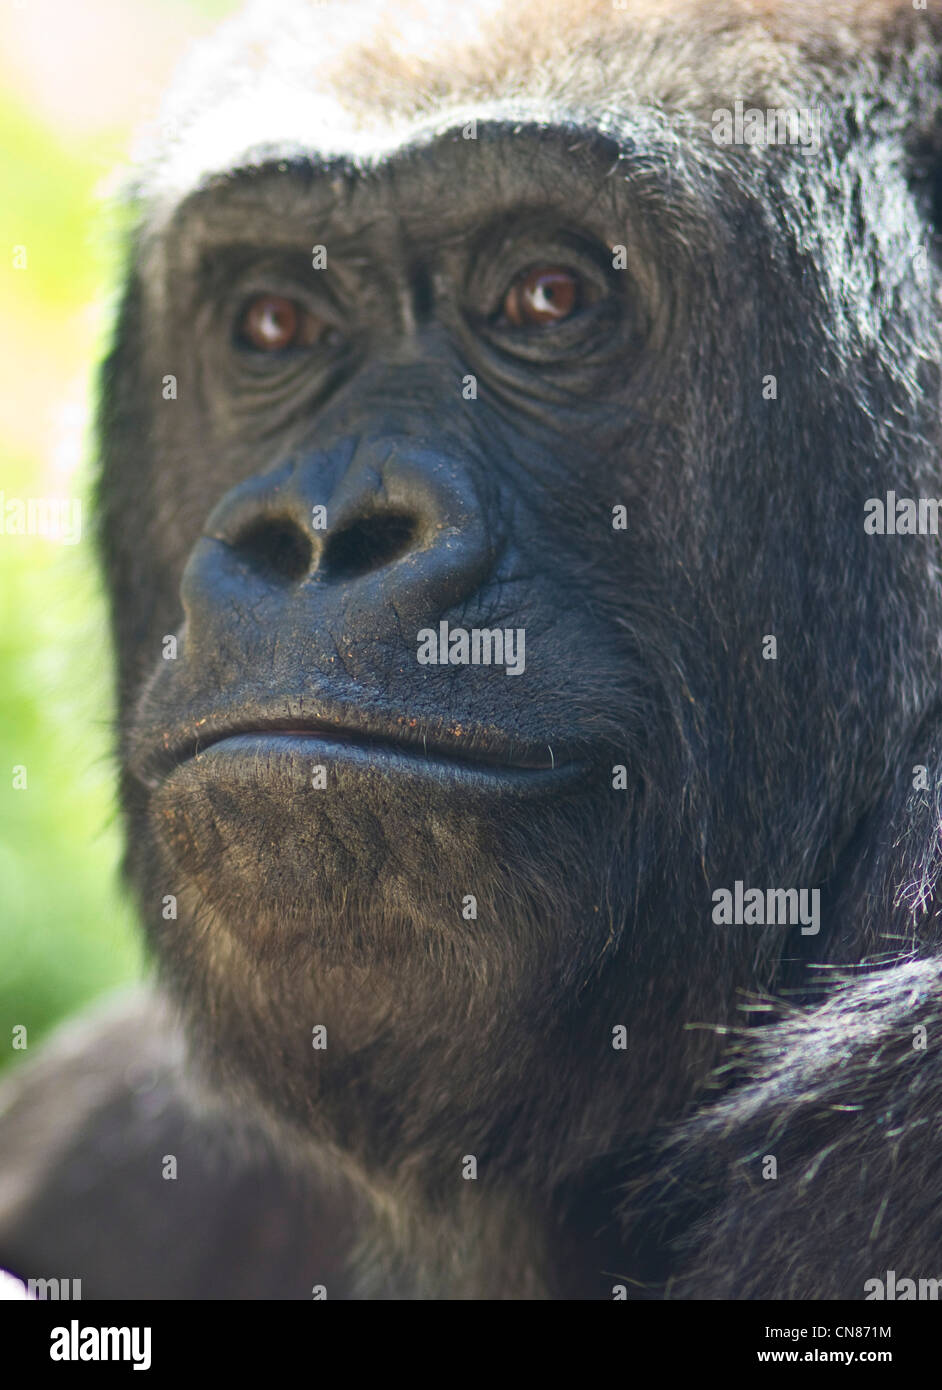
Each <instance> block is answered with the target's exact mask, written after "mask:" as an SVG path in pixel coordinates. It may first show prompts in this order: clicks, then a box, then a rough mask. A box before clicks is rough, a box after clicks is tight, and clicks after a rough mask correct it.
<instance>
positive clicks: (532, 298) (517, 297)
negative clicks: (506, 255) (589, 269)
mask: <svg viewBox="0 0 942 1390" xmlns="http://www.w3.org/2000/svg"><path fill="white" fill-rule="evenodd" d="M584 300H585V286H584V284H583V281H582V279H581V277H580V276H579V275H577V274H576V272H575V271H574V270H569V269H568V268H567V267H566V266H558V265H540V266H535V267H534V268H533V269H531V270H526V271H524V273H523V274H522V275H518V276H517V278H516V280H514V282H513V284H512V285H511V286H510V289H509V290H508V291H507V293H506V295H505V296H504V301H503V304H502V305H501V313H502V315H503V317H504V318H505V319H506V320H507V322H508V323H511V324H513V326H514V327H515V328H541V327H544V326H546V325H548V324H553V323H560V322H561V321H562V320H563V319H568V318H571V316H572V315H573V314H574V313H576V311H577V310H578V309H580V308H581V307H582V305H583V303H584Z"/></svg>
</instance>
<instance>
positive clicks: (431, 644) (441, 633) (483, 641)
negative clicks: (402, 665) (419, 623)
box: [416, 622, 527, 676]
mask: <svg viewBox="0 0 942 1390" xmlns="http://www.w3.org/2000/svg"><path fill="white" fill-rule="evenodd" d="M416 641H417V642H418V644H419V646H418V651H417V652H416V660H417V661H418V663H419V665H420V666H506V668H507V669H506V671H505V672H504V674H505V675H507V676H521V675H523V672H524V670H525V669H526V664H527V663H526V637H525V635H524V630H523V628H522V627H516V628H514V627H504V628H500V627H472V628H470V629H469V628H466V627H452V628H449V626H448V624H447V622H441V623H439V624H438V631H437V632H436V630H435V628H433V627H423V628H420V629H419V631H418V632H417V633H416Z"/></svg>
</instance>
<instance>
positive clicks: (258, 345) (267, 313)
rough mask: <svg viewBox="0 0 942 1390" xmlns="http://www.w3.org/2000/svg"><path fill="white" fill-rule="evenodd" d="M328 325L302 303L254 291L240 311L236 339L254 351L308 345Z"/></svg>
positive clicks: (270, 350) (314, 340) (317, 337)
mask: <svg viewBox="0 0 942 1390" xmlns="http://www.w3.org/2000/svg"><path fill="white" fill-rule="evenodd" d="M326 327H327V325H326V324H324V323H322V321H321V320H320V319H319V318H317V317H316V316H315V315H314V314H311V313H309V312H308V311H307V310H306V309H305V308H304V307H303V305H301V304H299V303H298V302H297V301H296V300H294V299H288V298H286V297H285V296H284V295H281V294H257V295H255V297H254V298H253V299H250V300H249V302H248V304H246V306H245V308H244V309H243V310H242V315H241V318H240V320H239V328H238V335H237V336H238V339H239V341H240V342H241V343H242V344H243V345H244V346H245V347H250V348H254V350H255V351H256V352H284V351H285V349H286V348H297V347H310V346H311V345H312V344H313V343H316V342H317V341H318V339H319V338H320V337H321V335H322V334H323V333H324V331H325V329H326Z"/></svg>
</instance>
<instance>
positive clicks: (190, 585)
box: [182, 437, 502, 626]
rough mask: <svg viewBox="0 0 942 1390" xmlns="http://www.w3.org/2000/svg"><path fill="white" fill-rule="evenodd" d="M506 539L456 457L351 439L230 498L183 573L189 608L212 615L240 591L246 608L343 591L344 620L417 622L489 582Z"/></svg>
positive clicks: (405, 443) (398, 442)
mask: <svg viewBox="0 0 942 1390" xmlns="http://www.w3.org/2000/svg"><path fill="white" fill-rule="evenodd" d="M347 460H349V462H347ZM332 482H333V486H331V483H332ZM501 534H502V527H501V525H500V521H499V516H498V512H497V508H496V507H495V506H493V505H491V506H489V507H488V506H486V505H485V502H484V499H483V498H482V497H481V495H480V492H479V489H478V487H477V486H476V484H475V482H474V480H473V479H472V477H471V475H470V472H469V470H468V468H467V466H466V465H465V464H463V463H461V462H459V460H458V459H457V457H454V456H452V455H450V454H449V453H447V452H443V451H442V450H441V449H429V448H426V447H424V446H423V445H421V444H419V443H416V442H415V441H413V440H410V439H403V438H392V439H391V438H388V437H380V438H371V439H366V440H358V441H354V442H348V443H347V444H345V445H340V446H338V448H336V449H331V450H329V451H326V452H323V453H321V452H318V453H316V454H311V455H309V456H306V457H305V458H303V459H302V460H300V461H298V462H295V463H292V464H287V465H284V466H283V467H281V468H279V469H277V470H275V471H274V472H272V473H269V474H265V475H260V476H256V477H253V478H250V479H249V480H247V481H246V482H244V483H241V484H239V485H238V486H237V487H235V488H233V489H232V490H231V491H230V492H229V493H227V494H226V496H225V497H224V498H223V499H222V501H221V502H220V503H219V505H218V506H217V507H216V508H215V509H214V510H213V512H212V513H211V515H210V517H209V519H208V521H207V524H206V529H205V532H204V538H203V540H201V541H200V542H198V544H197V546H196V548H195V550H194V552H193V554H192V556H191V557H190V562H189V564H188V565H187V568H186V571H185V573H184V576H183V584H182V596H183V601H184V607H185V608H186V610H187V613H188V616H189V617H190V618H191V619H198V618H199V617H200V616H201V615H202V616H203V617H211V616H212V610H213V609H214V607H215V606H216V605H217V604H218V603H219V601H220V599H221V598H222V597H223V596H224V597H225V601H226V602H231V601H232V600H233V599H234V598H236V597H237V594H238V590H239V589H240V588H241V589H242V591H243V592H244V596H245V598H246V601H249V602H254V601H257V600H258V598H259V597H260V596H261V595H262V594H264V593H268V595H269V596H270V597H273V596H275V595H276V594H278V593H279V592H281V594H282V596H284V595H285V593H286V592H290V593H291V594H292V595H297V594H298V593H299V591H303V592H304V593H305V594H309V595H310V596H311V597H312V598H314V597H315V595H319V596H320V597H321V598H327V596H328V595H333V594H337V595H338V596H339V594H340V593H341V592H342V594H343V599H344V611H345V614H346V615H347V617H348V619H349V618H350V617H352V616H353V615H354V613H355V612H357V611H359V612H360V613H361V616H362V618H363V620H364V621H366V620H369V619H370V618H372V621H373V622H374V623H376V622H378V621H379V620H380V619H381V617H382V614H383V613H384V612H385V613H387V614H394V615H395V617H396V619H397V621H398V622H400V623H401V622H403V621H405V622H410V621H413V620H414V621H415V622H416V623H417V624H418V625H419V626H421V625H423V624H424V623H426V622H429V621H433V620H435V619H436V618H437V617H438V616H439V615H440V614H442V613H444V612H446V611H447V610H448V609H450V608H452V607H454V606H455V605H456V604H459V603H461V602H462V601H463V600H464V599H467V598H468V597H469V595H471V594H472V593H474V592H475V590H477V589H478V588H479V587H480V586H481V584H483V583H484V582H485V581H486V580H487V578H488V577H489V575H490V574H491V573H492V571H493V569H494V565H495V561H496V557H497V553H498V550H499V548H500V545H501ZM212 542H217V543H221V545H220V544H215V545H213V544H212ZM380 625H382V624H380Z"/></svg>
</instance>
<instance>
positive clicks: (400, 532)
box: [321, 512, 416, 579]
mask: <svg viewBox="0 0 942 1390" xmlns="http://www.w3.org/2000/svg"><path fill="white" fill-rule="evenodd" d="M415 536H416V522H415V518H414V517H411V516H408V515H406V514H405V513H404V512H402V513H400V512H384V513H383V514H382V515H381V516H371V517H364V518H363V519H362V520H360V521H355V522H353V523H352V524H351V525H350V526H347V527H345V528H344V530H342V531H338V532H337V533H336V534H335V535H333V536H331V537H330V539H329V540H328V542H327V548H326V550H325V551H324V556H323V559H322V560H321V566H322V568H323V569H324V571H325V572H326V573H327V574H328V575H329V576H330V577H331V578H335V579H343V578H349V577H351V576H353V575H356V574H368V573H369V572H370V570H376V569H381V568H382V566H383V565H388V564H391V563H392V561H393V560H397V559H398V558H399V556H400V555H404V554H406V552H407V551H409V550H410V549H411V548H412V545H413V543H414V540H415Z"/></svg>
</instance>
